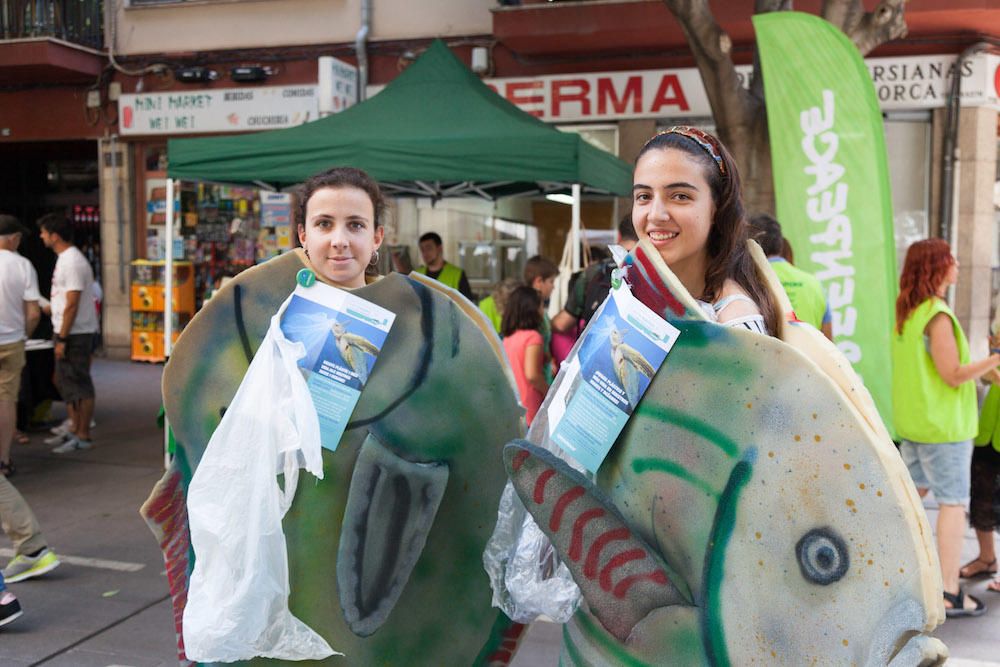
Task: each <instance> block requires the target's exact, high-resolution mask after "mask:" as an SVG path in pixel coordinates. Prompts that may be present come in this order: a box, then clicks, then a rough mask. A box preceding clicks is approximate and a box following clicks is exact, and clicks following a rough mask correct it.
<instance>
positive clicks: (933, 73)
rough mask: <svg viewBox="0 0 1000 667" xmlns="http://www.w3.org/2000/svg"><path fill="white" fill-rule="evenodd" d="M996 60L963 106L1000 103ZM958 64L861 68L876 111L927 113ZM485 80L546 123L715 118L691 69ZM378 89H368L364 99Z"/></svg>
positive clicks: (977, 69) (968, 90)
mask: <svg viewBox="0 0 1000 667" xmlns="http://www.w3.org/2000/svg"><path fill="white" fill-rule="evenodd" d="M807 48H808V47H807ZM996 59H997V57H996V56H992V55H985V54H983V55H979V56H976V57H975V58H972V59H970V60H967V61H966V62H965V64H964V66H963V67H962V102H963V104H965V105H969V106H976V105H985V104H990V105H996V104H997V98H998V97H1000V79H997V77H998V76H1000V74H997V66H996ZM956 61H957V57H956V56H954V55H941V56H915V57H907V58H871V59H869V60H867V61H865V66H866V67H867V69H868V74H869V76H870V77H871V80H872V83H873V84H874V86H875V94H876V97H877V99H878V102H879V106H880V108H881V109H883V110H894V109H932V108H936V107H943V106H945V103H946V102H947V99H948V89H949V86H950V85H951V77H952V75H953V74H954V71H955V63H956ZM737 72H738V73H739V75H740V78H741V80H742V81H743V83H744V85H747V86H748V85H749V83H750V77H751V75H752V68H751V67H749V66H741V67H738V68H737ZM485 83H486V84H487V85H488V86H489V87H490V88H492V89H493V90H495V91H496V92H497V93H498V94H499V95H500V96H501V97H504V98H506V99H507V100H508V101H509V102H512V103H513V104H516V105H517V106H518V107H520V108H521V109H523V110H524V111H527V112H528V113H530V114H532V115H533V116H537V117H538V118H541V119H543V120H546V121H551V122H573V121H599V120H620V119H624V118H692V117H694V118H698V117H707V116H711V115H712V111H711V108H710V107H709V104H708V96H707V95H706V94H705V88H704V86H703V85H702V82H701V75H700V74H699V73H698V70H697V69H695V68H688V69H669V70H641V71H634V72H598V73H587V74H559V75H553V76H541V77H531V78H510V79H486V80H485ZM377 90H378V88H374V87H373V88H369V95H372V94H374V93H375V92H376V91H377Z"/></svg>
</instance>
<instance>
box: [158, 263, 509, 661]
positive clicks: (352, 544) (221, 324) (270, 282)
mask: <svg viewBox="0 0 1000 667" xmlns="http://www.w3.org/2000/svg"><path fill="white" fill-rule="evenodd" d="M304 266H305V262H304V258H303V255H302V254H301V251H296V252H293V253H288V254H286V255H282V256H280V257H278V258H276V259H273V260H271V261H269V262H267V263H266V264H263V265H261V266H259V267H257V268H254V269H252V270H249V271H246V272H244V273H242V274H240V275H239V276H237V277H236V278H235V279H234V280H232V281H231V282H229V283H228V284H227V285H226V286H225V287H224V288H222V290H220V291H219V293H218V294H217V295H215V296H214V297H213V298H212V299H211V300H210V301H209V302H208V303H206V304H205V307H204V308H203V309H202V310H201V311H200V312H199V313H198V315H197V316H196V317H195V318H194V319H193V320H192V321H191V323H190V324H189V325H188V327H187V328H185V330H184V333H183V335H182V336H181V337H180V339H179V340H178V342H177V346H176V347H175V349H174V354H173V356H172V357H171V359H170V362H169V363H168V364H167V366H166V369H165V371H164V377H163V396H164V402H165V406H166V413H167V415H168V417H169V420H170V425H171V428H172V432H173V435H174V437H175V438H176V448H175V453H174V457H173V460H172V462H171V464H170V467H169V468H168V469H167V471H166V473H165V474H164V476H163V479H161V480H160V482H158V483H157V485H156V487H155V488H154V489H153V492H152V495H151V496H150V498H149V499H148V500H147V501H146V503H145V504H144V505H143V508H142V515H143V517H144V518H145V519H146V521H147V523H148V524H149V525H150V527H151V528H152V529H153V531H154V533H155V534H156V535H157V537H158V539H159V540H160V543H161V547H162V548H163V551H164V558H165V560H166V564H167V575H168V578H169V583H170V590H171V594H172V598H173V604H174V614H175V615H174V618H175V624H176V629H177V632H178V651H179V656H180V660H181V662H182V664H184V663H187V662H188V660H187V658H186V656H185V654H184V646H183V641H182V639H181V630H182V628H181V620H182V618H183V611H184V605H185V600H186V593H187V585H188V578H189V577H190V574H191V571H192V568H193V561H194V559H195V558H196V557H197V554H194V553H192V551H191V546H190V540H189V534H188V524H187V516H186V505H185V503H186V497H187V487H188V484H189V483H190V481H191V479H192V475H193V473H194V471H195V469H196V468H197V467H198V464H199V461H200V460H201V458H202V455H203V453H204V451H205V447H206V444H207V443H208V442H209V439H210V437H211V435H212V433H213V431H214V430H215V428H216V426H217V425H218V424H219V422H220V418H221V414H222V413H223V412H224V411H225V410H226V408H227V406H228V405H229V404H230V402H231V401H232V398H233V396H234V394H235V393H236V390H237V387H238V386H239V384H240V382H241V380H242V378H243V376H244V373H245V372H246V370H247V367H248V365H249V362H250V360H251V359H252V358H253V356H254V353H255V350H256V348H257V347H258V346H259V345H260V343H261V340H262V339H263V337H264V335H265V333H266V332H267V330H268V325H269V322H270V319H271V317H272V315H273V314H274V313H275V312H276V311H277V309H278V307H279V306H280V304H281V303H282V302H283V301H284V300H285V299H286V298H287V296H288V295H289V294H290V293H291V292H292V290H293V289H294V288H295V284H296V274H297V272H298V271H299V270H300V269H302V268H303V267H304ZM354 293H355V294H356V295H357V296H359V297H361V298H364V299H367V300H369V301H371V302H373V303H375V304H378V305H380V306H382V307H384V308H387V309H389V310H391V311H392V312H394V313H395V314H396V320H395V323H394V325H393V327H392V329H391V331H390V332H389V335H388V338H387V339H386V341H385V344H384V345H383V348H382V349H381V351H380V352H379V359H378V363H377V364H376V365H375V367H374V370H373V372H372V374H371V376H370V378H369V379H368V384H367V386H366V387H365V389H364V391H363V393H362V395H361V398H360V401H359V403H358V405H357V406H356V408H355V410H354V413H353V414H352V417H351V422H350V423H349V424H348V426H347V430H346V432H345V433H344V435H343V437H342V439H341V441H340V444H339V446H338V448H337V450H336V451H335V452H331V451H327V450H323V452H322V457H323V461H322V464H323V472H324V478H323V480H322V481H320V480H311V479H308V478H306V477H303V478H301V479H300V480H299V483H298V486H297V491H296V493H295V497H294V501H293V503H292V505H291V507H290V509H289V511H288V513H287V514H286V515H285V517H284V520H283V523H282V528H283V530H284V533H285V538H286V541H287V558H288V571H289V584H290V591H291V595H290V598H289V608H290V610H291V612H292V613H293V614H294V615H295V616H296V617H297V618H298V619H301V620H302V621H303V622H304V623H306V624H307V625H308V626H309V627H310V628H312V629H313V630H315V632H316V633H318V634H319V635H321V636H322V637H323V638H324V639H325V640H326V641H327V642H328V643H329V644H330V646H332V647H333V648H334V649H336V650H337V651H341V652H343V653H344V654H345V657H339V658H338V657H331V658H329V659H327V660H325V661H323V664H356V665H390V664H405V665H435V666H437V665H468V664H497V665H500V664H506V663H507V662H508V661H509V659H510V658H511V657H512V655H513V652H514V650H515V649H516V645H517V641H518V638H519V636H520V633H521V630H523V628H522V626H519V625H517V624H513V623H511V622H510V621H509V620H507V618H506V617H505V616H504V615H503V614H499V613H498V612H497V611H496V610H495V609H492V608H491V607H490V587H489V581H488V578H487V577H486V575H485V574H484V572H483V570H482V564H481V554H482V551H483V547H484V545H485V543H486V541H487V538H488V537H489V534H490V529H491V527H492V524H493V522H494V520H495V517H496V499H497V498H498V497H499V495H500V492H501V490H502V489H503V486H504V483H505V481H506V476H505V473H504V469H503V462H502V456H501V451H502V447H503V444H504V443H505V442H507V441H508V440H510V439H511V438H512V437H517V435H518V434H519V433H523V426H522V424H523V409H522V408H521V407H520V406H519V405H518V403H517V399H516V389H515V385H514V382H513V378H512V376H511V374H510V372H509V369H508V368H507V364H506V361H505V358H504V355H503V352H502V348H501V346H500V343H499V340H498V339H497V336H496V334H495V333H493V329H492V326H491V325H490V323H489V322H488V321H487V320H486V319H485V318H484V317H483V316H482V315H481V314H480V313H479V311H478V310H477V309H476V308H475V306H474V305H473V304H471V303H469V302H468V301H466V300H465V299H464V298H462V297H461V296H460V295H458V293H457V292H455V291H453V290H449V289H447V288H445V287H443V286H441V285H440V284H439V283H437V282H436V281H432V280H428V279H426V278H423V277H422V276H402V275H399V274H393V275H390V276H388V277H385V278H383V279H381V280H377V281H375V282H373V283H371V284H369V285H367V286H365V287H363V288H360V289H358V290H355V291H354ZM345 345H346V342H345ZM234 463H236V462H234ZM249 509H251V508H248V511H249ZM240 520H241V517H239V516H233V517H232V521H234V522H238V521H240ZM219 622H220V623H225V622H233V619H221V618H220V619H219ZM252 662H253V664H258V663H260V664H296V663H292V662H287V663H280V662H279V661H274V660H264V659H258V660H254V661H252ZM310 664H313V663H310Z"/></svg>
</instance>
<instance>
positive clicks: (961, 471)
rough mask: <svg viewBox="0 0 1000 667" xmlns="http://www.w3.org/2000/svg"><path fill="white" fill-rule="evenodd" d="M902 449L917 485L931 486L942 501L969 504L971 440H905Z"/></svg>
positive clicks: (924, 487) (905, 461) (952, 503)
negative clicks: (925, 441)
mask: <svg viewBox="0 0 1000 667" xmlns="http://www.w3.org/2000/svg"><path fill="white" fill-rule="evenodd" d="M899 453H900V454H901V455H902V457H903V463H905V464H906V467H907V469H908V470H909V471H910V477H911V478H913V483H914V484H916V485H917V488H921V489H928V488H929V489H930V490H931V491H933V492H934V498H936V499H937V501H938V503H939V504H941V505H965V506H968V504H969V488H970V485H971V483H972V477H971V473H970V470H971V468H972V440H962V441H961V442H941V443H936V444H928V443H922V442H910V441H909V440H903V442H902V443H901V444H900V445H899Z"/></svg>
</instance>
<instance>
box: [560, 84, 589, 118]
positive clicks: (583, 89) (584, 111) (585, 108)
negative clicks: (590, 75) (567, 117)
mask: <svg viewBox="0 0 1000 667" xmlns="http://www.w3.org/2000/svg"><path fill="white" fill-rule="evenodd" d="M563 88H571V89H575V92H572V93H569V92H563ZM563 102H579V103H580V115H581V116H589V115H590V82H589V81H587V80H586V79H566V80H565V81H553V82H552V116H553V117H554V118H558V117H559V115H560V112H561V111H562V103H563Z"/></svg>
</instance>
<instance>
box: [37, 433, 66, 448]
mask: <svg viewBox="0 0 1000 667" xmlns="http://www.w3.org/2000/svg"><path fill="white" fill-rule="evenodd" d="M72 437H73V434H72V433H60V434H58V435H54V436H52V437H51V438H45V439H44V440H42V442H44V443H45V444H46V445H61V444H62V443H64V442H66V441H67V440H69V439H70V438H72Z"/></svg>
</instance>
